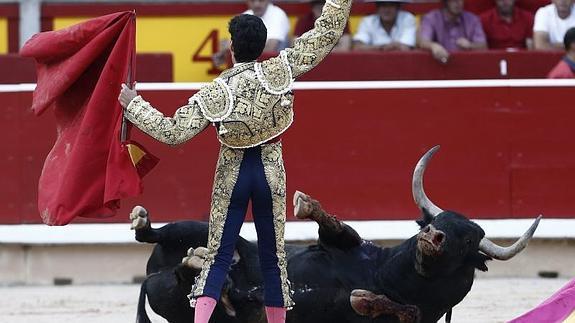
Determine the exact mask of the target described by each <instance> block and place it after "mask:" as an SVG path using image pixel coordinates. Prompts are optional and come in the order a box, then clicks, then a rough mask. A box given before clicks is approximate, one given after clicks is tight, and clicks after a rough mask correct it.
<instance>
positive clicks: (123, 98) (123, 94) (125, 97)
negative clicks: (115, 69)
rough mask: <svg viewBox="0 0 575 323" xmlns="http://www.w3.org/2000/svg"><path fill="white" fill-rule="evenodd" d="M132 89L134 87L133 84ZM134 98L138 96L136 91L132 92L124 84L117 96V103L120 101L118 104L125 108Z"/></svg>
mask: <svg viewBox="0 0 575 323" xmlns="http://www.w3.org/2000/svg"><path fill="white" fill-rule="evenodd" d="M134 87H136V83H135V82H134ZM136 96H138V92H136V90H132V89H130V88H129V87H128V86H127V85H126V84H122V90H121V91H120V95H119V96H118V101H120V104H121V105H122V106H123V107H124V108H125V107H127V106H128V104H130V102H132V99H134V98H135V97H136Z"/></svg>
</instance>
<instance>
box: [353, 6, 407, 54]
mask: <svg viewBox="0 0 575 323" xmlns="http://www.w3.org/2000/svg"><path fill="white" fill-rule="evenodd" d="M371 2H375V3H376V6H377V9H376V12H375V13H374V14H373V15H369V16H367V17H364V18H363V19H362V20H361V23H360V24H359V28H358V30H357V33H356V34H355V35H354V36H353V48H354V50H384V51H391V50H410V49H412V48H413V47H414V46H415V38H416V36H415V35H416V33H417V23H416V21H415V17H414V16H413V15H412V14H411V13H409V12H407V11H404V10H401V3H402V2H405V1H403V0H372V1H371Z"/></svg>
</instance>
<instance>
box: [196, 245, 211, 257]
mask: <svg viewBox="0 0 575 323" xmlns="http://www.w3.org/2000/svg"><path fill="white" fill-rule="evenodd" d="M207 254H208V248H205V247H197V248H196V250H194V256H198V257H200V258H205V257H206V255H207Z"/></svg>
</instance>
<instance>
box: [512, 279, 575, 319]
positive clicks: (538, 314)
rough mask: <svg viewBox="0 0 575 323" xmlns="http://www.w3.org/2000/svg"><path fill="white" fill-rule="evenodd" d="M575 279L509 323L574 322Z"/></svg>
mask: <svg viewBox="0 0 575 323" xmlns="http://www.w3.org/2000/svg"><path fill="white" fill-rule="evenodd" d="M574 315H575V279H573V280H572V281H570V282H569V283H567V285H565V286H563V288H561V289H560V290H559V291H558V292H557V293H555V294H553V296H551V297H549V298H548V299H547V300H545V301H544V302H543V303H541V304H539V306H537V307H536V308H534V309H532V310H531V311H529V312H527V313H525V314H523V315H521V316H520V317H518V318H516V319H514V320H512V321H510V323H535V322H541V323H543V322H544V323H560V322H566V321H565V320H566V319H567V318H569V319H570V320H569V322H575V316H574ZM571 320H573V321H571Z"/></svg>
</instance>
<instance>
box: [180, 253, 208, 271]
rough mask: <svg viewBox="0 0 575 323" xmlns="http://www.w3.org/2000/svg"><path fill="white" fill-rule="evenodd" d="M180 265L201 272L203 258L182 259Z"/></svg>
mask: <svg viewBox="0 0 575 323" xmlns="http://www.w3.org/2000/svg"><path fill="white" fill-rule="evenodd" d="M182 264H184V265H185V266H187V267H190V268H192V269H198V270H202V267H203V265H204V258H200V257H198V256H191V257H184V259H182Z"/></svg>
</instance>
